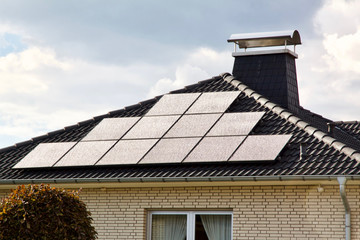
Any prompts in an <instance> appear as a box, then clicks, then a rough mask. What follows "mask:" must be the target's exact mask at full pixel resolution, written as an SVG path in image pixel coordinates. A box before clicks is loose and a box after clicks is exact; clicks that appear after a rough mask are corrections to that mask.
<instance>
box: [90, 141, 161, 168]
mask: <svg viewBox="0 0 360 240" xmlns="http://www.w3.org/2000/svg"><path fill="white" fill-rule="evenodd" d="M157 141H158V139H139V140H135V139H133V140H120V141H119V142H118V143H117V144H115V146H114V147H113V148H112V149H111V150H110V151H109V152H107V153H106V154H105V156H103V157H102V158H101V159H100V160H99V161H98V162H97V163H96V164H95V165H124V164H137V163H138V162H139V161H140V159H141V158H142V157H143V156H144V155H145V154H146V153H147V152H148V151H149V150H150V149H151V147H153V146H154V145H155V143H156V142H157Z"/></svg>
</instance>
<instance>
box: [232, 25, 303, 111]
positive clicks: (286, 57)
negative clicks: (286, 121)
mask: <svg viewBox="0 0 360 240" xmlns="http://www.w3.org/2000/svg"><path fill="white" fill-rule="evenodd" d="M228 42H233V43H234V46H235V48H234V52H233V57H235V62H234V68H233V73H232V74H233V75H234V76H235V77H236V78H237V79H239V80H240V81H241V82H243V83H244V84H246V85H248V86H249V87H250V88H252V89H253V90H255V91H256V92H258V93H260V94H262V95H264V96H265V97H267V98H268V99H269V100H270V101H272V102H275V103H277V104H279V105H281V106H282V107H284V108H287V109H289V110H291V111H293V112H297V111H298V108H299V106H300V103H299V93H298V84H297V77H296V66H295V59H296V58H297V57H298V55H297V54H296V53H295V46H296V45H299V44H301V39H300V34H299V32H298V31H297V30H295V31H281V32H264V33H246V34H233V35H231V36H230V39H229V40H228ZM289 45H293V46H294V50H293V51H291V50H289V49H288V48H287V46H289ZM274 47H275V48H274ZM237 48H239V49H240V51H239V52H237V51H236V50H237ZM248 48H258V49H257V50H252V51H247V49H248ZM241 49H243V51H242V50H241Z"/></svg>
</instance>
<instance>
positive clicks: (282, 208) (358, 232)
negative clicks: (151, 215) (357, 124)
mask: <svg viewBox="0 0 360 240" xmlns="http://www.w3.org/2000/svg"><path fill="white" fill-rule="evenodd" d="M323 187H324V192H322V193H319V192H318V191H317V187H316V186H232V187H161V188H160V187H159V188H108V189H106V190H104V189H99V188H96V189H95V188H94V189H83V190H82V193H81V198H82V200H83V201H84V202H85V203H86V204H87V206H88V209H89V210H90V211H91V212H92V216H93V218H94V225H95V228H96V230H97V231H98V233H99V239H100V240H105V239H126V240H130V239H139V240H144V239H146V221H147V218H146V216H147V214H148V211H151V210H161V209H163V210H217V209H221V210H232V211H233V239H234V240H237V239H344V235H345V232H344V207H343V205H342V202H341V199H340V196H339V187H338V186H336V185H334V186H323ZM7 193H8V191H5V190H2V191H0V195H1V196H4V195H6V194H7ZM347 195H348V199H349V201H350V206H351V210H352V211H351V213H352V216H351V221H352V239H360V229H359V228H360V219H359V217H360V216H359V215H360V214H359V213H360V209H359V199H360V186H347Z"/></svg>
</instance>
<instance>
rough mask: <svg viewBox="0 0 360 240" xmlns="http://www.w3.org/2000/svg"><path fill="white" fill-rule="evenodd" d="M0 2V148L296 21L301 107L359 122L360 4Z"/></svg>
mask: <svg viewBox="0 0 360 240" xmlns="http://www.w3.org/2000/svg"><path fill="white" fill-rule="evenodd" d="M0 2H1V8H0V148H2V147H7V146H10V145H13V144H15V143H17V142H21V141H25V140H28V139H30V138H32V137H36V136H39V135H42V134H45V133H47V132H49V131H55V130H58V129H61V128H63V127H65V126H69V125H73V124H76V123H77V122H79V121H84V120H87V119H90V118H92V117H93V116H97V115H102V114H105V113H107V112H109V111H112V110H117V109H121V108H123V107H125V106H128V105H133V104H136V103H138V102H140V101H143V100H146V99H149V98H152V97H154V96H157V95H160V94H164V93H167V92H169V91H171V90H175V89H179V88H182V87H184V86H186V85H189V84H193V83H196V82H198V81H200V80H204V79H208V78H211V77H212V76H216V75H219V74H220V73H223V72H231V71H232V66H233V61H234V59H233V57H232V56H231V53H232V51H233V45H232V44H230V43H227V39H228V38H229V37H230V35H231V34H234V33H251V32H264V31H280V30H295V29H297V30H298V31H299V32H300V35H301V38H302V42H303V44H302V45H300V46H298V47H297V53H298V54H299V58H298V59H297V63H296V64H297V74H298V84H299V94H300V104H301V105H302V106H303V107H305V108H307V109H309V110H311V111H313V112H316V113H319V114H321V115H323V116H324V117H327V118H330V119H332V120H334V121H339V120H344V121H345V120H346V121H351V120H360V100H359V99H358V96H359V93H360V15H359V14H358V13H359V12H360V0H297V1H288V0H271V1H270V0H218V1H215V0H206V1H205V0H182V1H173V0H156V1H155V0H154V1H149V0H136V1H134V0H106V1H100V0H86V1H85V0H77V1H72V0H62V1H60V0H56V1H47V0H32V1H28V0H0Z"/></svg>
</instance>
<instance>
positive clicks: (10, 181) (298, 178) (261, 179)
mask: <svg viewBox="0 0 360 240" xmlns="http://www.w3.org/2000/svg"><path fill="white" fill-rule="evenodd" d="M339 179H346V180H347V179H348V180H360V175H352V176H346V178H345V177H344V176H343V175H328V176H324V175H313V176H309V175H299V176H291V175H285V176H256V177H251V176H237V177H143V178H141V177H138V178H137V177H134V178H57V179H8V180H0V185H19V184H39V183H55V184H63V183H78V184H80V183H151V182H164V183H166V182H225V181H227V182H266V181H278V182H284V183H285V182H286V181H304V182H305V181H329V182H330V181H336V180H337V181H340V180H339ZM346 180H345V182H346ZM342 181H343V180H342ZM339 183H340V182H339ZM340 186H343V188H344V190H342V191H343V192H344V191H345V183H344V184H343V185H340ZM344 193H345V192H344ZM341 196H342V197H343V195H341ZM344 196H345V199H346V195H344ZM343 200H344V199H343ZM346 201H347V200H346ZM348 209H349V210H350V207H349V208H348Z"/></svg>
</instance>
